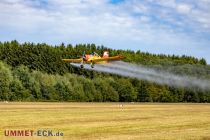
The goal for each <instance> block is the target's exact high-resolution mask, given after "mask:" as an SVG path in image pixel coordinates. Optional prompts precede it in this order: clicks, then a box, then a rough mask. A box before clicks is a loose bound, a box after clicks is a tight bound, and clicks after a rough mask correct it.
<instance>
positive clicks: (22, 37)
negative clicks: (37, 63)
mask: <svg viewBox="0 0 210 140" xmlns="http://www.w3.org/2000/svg"><path fill="white" fill-rule="evenodd" d="M209 7H210V1H209V0H1V1H0V41H10V40H14V39H16V40H18V41H19V42H36V43H37V42H45V43H49V44H52V45H57V44H61V43H62V42H64V43H65V44H68V43H71V44H77V43H96V44H97V45H102V44H103V45H105V46H107V47H110V48H114V49H131V50H141V51H147V52H150V53H157V54H160V53H162V54H176V55H191V56H195V57H198V58H202V57H203V58H205V59H206V60H207V62H208V63H210V45H209V44H210V14H209V13H210V8H209Z"/></svg>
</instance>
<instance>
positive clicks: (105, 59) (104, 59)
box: [92, 56, 124, 62]
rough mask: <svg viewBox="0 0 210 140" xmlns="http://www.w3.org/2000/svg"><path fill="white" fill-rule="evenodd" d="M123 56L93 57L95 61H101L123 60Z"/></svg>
mask: <svg viewBox="0 0 210 140" xmlns="http://www.w3.org/2000/svg"><path fill="white" fill-rule="evenodd" d="M123 58H124V57H123V56H113V57H107V58H99V59H93V60H92V61H93V62H101V61H117V60H122V59H123Z"/></svg>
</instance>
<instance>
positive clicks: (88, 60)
mask: <svg viewBox="0 0 210 140" xmlns="http://www.w3.org/2000/svg"><path fill="white" fill-rule="evenodd" d="M122 59H124V57H123V56H121V55H117V56H113V57H109V52H108V51H104V53H103V56H100V55H98V54H97V53H96V52H93V53H92V54H85V51H84V52H83V55H82V57H81V58H78V59H62V60H63V61H65V62H70V63H81V65H80V68H81V69H83V68H84V64H90V66H91V68H94V65H95V64H105V63H107V62H108V61H119V60H122Z"/></svg>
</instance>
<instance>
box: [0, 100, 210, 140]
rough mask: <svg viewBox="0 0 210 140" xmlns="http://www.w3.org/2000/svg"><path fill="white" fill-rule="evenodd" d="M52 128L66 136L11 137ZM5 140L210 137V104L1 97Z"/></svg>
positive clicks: (0, 116)
mask: <svg viewBox="0 0 210 140" xmlns="http://www.w3.org/2000/svg"><path fill="white" fill-rule="evenodd" d="M8 129H9V130H19V129H21V130H27V129H29V130H34V131H36V130H40V129H44V130H45V129H46V130H48V129H50V130H54V131H58V130H59V131H60V132H63V133H64V136H63V137H38V136H33V137H6V136H4V131H5V130H8ZM0 139H1V140H22V139H27V140H28V139H33V140H36V139H38V140H48V139H49V140H64V139H65V140H74V139H76V140H77V139H89V140H92V139H106V140H116V139H117V140H128V139H129V140H132V139H137V140H153V139H155V140H166V139H170V140H194V139H195V140H197V139H198V140H208V139H210V104H157V103H154V104H146V103H142V104H138V103H123V105H122V104H121V103H21V102H19V103H17V102H16V103H3V102H2V103H0Z"/></svg>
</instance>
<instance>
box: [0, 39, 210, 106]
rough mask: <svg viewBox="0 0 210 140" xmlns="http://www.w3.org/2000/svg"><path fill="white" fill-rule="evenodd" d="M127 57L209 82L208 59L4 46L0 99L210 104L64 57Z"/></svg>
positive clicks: (203, 95) (208, 94)
mask: <svg viewBox="0 0 210 140" xmlns="http://www.w3.org/2000/svg"><path fill="white" fill-rule="evenodd" d="M105 50H106V51H109V53H110V56H114V55H119V54H120V55H122V56H125V57H126V58H125V60H124V61H126V62H130V63H135V64H141V65H144V66H149V67H152V68H155V69H158V70H161V69H164V70H166V71H169V72H173V73H175V74H179V75H191V76H194V77H199V78H204V79H210V66H209V65H207V62H206V60H205V59H203V58H202V59H198V58H195V57H191V56H185V55H183V56H177V55H164V54H159V55H156V54H150V53H147V52H141V51H132V50H115V49H111V48H107V47H105V46H103V45H101V46H96V45H95V44H77V45H74V46H73V45H71V44H67V45H65V44H64V43H62V44H60V45H56V46H52V45H48V44H46V43H37V44H36V43H30V42H25V43H22V44H21V43H19V42H18V41H16V40H13V41H7V42H0V101H71V102H74V101H75V102H76V101H77V102H198V103H199V102H210V91H206V90H201V89H198V88H193V87H192V88H191V89H189V88H181V87H180V88H178V87H172V86H168V85H159V84H157V83H154V82H150V81H146V80H141V79H136V78H128V77H123V76H119V75H115V74H108V73H101V72H95V71H93V70H85V69H80V68H77V67H73V66H72V65H71V64H69V63H65V62H63V61H62V59H63V58H78V57H81V55H82V53H83V51H86V53H91V52H93V51H95V52H97V53H98V54H102V53H103V51H105Z"/></svg>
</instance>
